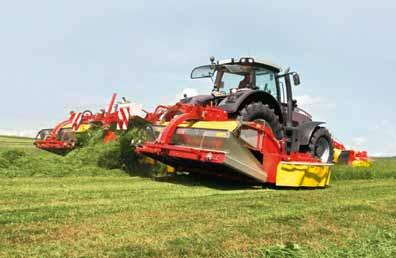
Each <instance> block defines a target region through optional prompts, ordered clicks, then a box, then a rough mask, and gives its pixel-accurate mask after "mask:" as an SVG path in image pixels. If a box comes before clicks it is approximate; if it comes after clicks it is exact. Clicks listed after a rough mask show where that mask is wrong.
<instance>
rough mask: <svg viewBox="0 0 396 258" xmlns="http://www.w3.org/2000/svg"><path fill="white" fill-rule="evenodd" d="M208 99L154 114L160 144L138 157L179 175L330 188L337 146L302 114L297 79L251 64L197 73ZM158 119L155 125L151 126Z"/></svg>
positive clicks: (241, 61) (193, 99)
mask: <svg viewBox="0 0 396 258" xmlns="http://www.w3.org/2000/svg"><path fill="white" fill-rule="evenodd" d="M191 77H192V78H205V77H209V78H212V80H213V82H214V89H213V91H212V93H211V94H210V95H199V96H194V97H189V96H185V98H184V99H183V100H181V101H180V102H179V103H178V104H176V105H175V106H171V107H167V108H164V107H162V109H161V111H160V112H157V111H158V110H157V111H156V112H154V113H153V114H151V116H152V117H154V118H155V117H156V118H157V120H156V121H154V122H153V126H152V130H153V135H154V137H155V139H156V140H155V141H151V142H146V143H144V144H143V145H142V146H140V147H138V148H137V151H138V152H140V153H143V154H146V155H148V156H150V157H152V158H154V159H157V160H159V161H162V162H164V163H166V164H169V165H171V166H173V167H175V168H176V169H177V170H181V171H188V172H193V173H194V172H195V173H209V174H212V175H220V176H227V177H234V178H235V177H239V178H240V177H242V178H246V179H250V180H253V181H257V182H261V183H273V184H276V185H279V186H304V187H317V186H326V185H327V184H328V183H329V175H330V169H329V166H330V165H331V162H332V160H333V142H332V138H331V135H330V133H329V132H328V130H327V129H326V128H325V127H323V126H322V125H323V122H315V121H312V119H311V116H310V115H309V114H308V113H306V112H305V111H303V110H302V109H300V108H298V107H297V104H296V101H295V100H294V99H293V95H292V81H293V83H294V84H295V85H298V84H300V78H299V76H298V74H297V73H295V72H290V71H289V69H287V70H286V71H285V72H283V73H281V70H280V68H279V67H278V66H275V65H273V64H271V63H269V62H259V61H256V60H255V59H254V58H251V57H247V58H241V59H239V60H235V59H230V60H227V61H223V62H215V60H214V58H211V64H210V65H206V66H200V67H197V68H195V69H194V70H193V72H192V74H191ZM153 120H155V119H153Z"/></svg>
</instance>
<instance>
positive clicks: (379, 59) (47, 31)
mask: <svg viewBox="0 0 396 258" xmlns="http://www.w3.org/2000/svg"><path fill="white" fill-rule="evenodd" d="M395 13H396V3H394V1H384V0H379V1H338V0H335V1H246V0H245V1H204V0H201V1H158V2H154V1H99V0H96V1H70V0H69V1H40V0H38V1H3V2H2V4H1V8H0V32H1V38H0V39H1V40H0V85H1V86H0V87H1V89H2V93H1V101H0V110H1V120H0V133H20V134H32V132H33V131H35V130H37V129H39V128H42V127H51V126H53V125H54V123H55V122H57V121H59V120H61V119H63V118H65V117H66V115H67V113H68V111H69V110H72V109H74V110H76V109H81V110H82V109H85V108H92V109H93V110H97V109H99V108H100V107H101V106H104V105H105V104H106V103H107V101H108V99H109V98H110V95H111V93H112V92H118V93H119V94H120V95H123V96H126V97H127V98H129V99H131V100H132V101H135V102H139V103H141V104H143V106H144V108H145V109H149V110H150V109H152V108H153V107H154V106H155V105H156V104H163V103H165V104H166V103H170V102H172V101H173V100H175V98H176V96H177V95H180V94H181V92H182V91H183V90H185V89H187V88H193V89H195V90H196V91H198V92H206V91H207V90H208V89H209V88H210V85H209V82H208V81H197V80H194V81H191V80H190V79H189V74H190V71H191V69H192V68H193V67H194V66H196V65H200V64H207V63H208V61H209V56H211V55H214V56H215V57H217V58H219V59H225V58H229V57H238V56H243V55H252V56H256V57H259V58H263V59H270V60H272V61H273V62H274V63H277V64H279V65H281V66H282V67H287V66H290V67H291V68H292V70H295V71H298V72H299V73H300V76H301V79H302V84H301V85H300V86H298V87H297V88H295V95H296V96H297V99H298V100H299V103H300V105H301V106H302V107H303V108H305V109H306V110H307V111H309V112H311V113H312V114H313V115H314V117H315V118H316V119H318V120H324V121H327V122H328V125H327V126H328V127H329V128H330V129H331V131H332V133H333V135H335V136H336V137H337V138H339V139H340V140H341V141H343V142H345V143H346V144H347V145H350V146H353V147H357V148H363V149H368V150H369V151H370V152H371V154H374V155H395V154H396V122H395V120H394V119H393V118H394V117H395V115H394V112H395V109H396V104H395V97H396V87H395V82H394V81H393V77H394V76H393V73H394V72H395V71H396V54H395V47H394V46H396V28H395V24H396V15H395Z"/></svg>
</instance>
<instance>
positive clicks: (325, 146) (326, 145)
mask: <svg viewBox="0 0 396 258" xmlns="http://www.w3.org/2000/svg"><path fill="white" fill-rule="evenodd" d="M308 150H309V152H310V153H311V154H312V155H313V156H314V157H316V158H318V159H320V160H321V161H322V162H325V163H331V162H333V156H334V146H333V141H332V137H331V134H330V132H329V131H328V130H327V129H326V128H324V127H318V128H317V129H316V130H315V131H314V133H313V134H312V136H311V139H310V141H309V145H308Z"/></svg>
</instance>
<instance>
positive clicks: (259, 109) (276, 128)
mask: <svg viewBox="0 0 396 258" xmlns="http://www.w3.org/2000/svg"><path fill="white" fill-rule="evenodd" d="M238 119H239V120H242V121H255V120H259V119H260V120H261V119H262V120H264V121H265V122H267V123H268V124H269V126H270V127H271V129H272V132H273V133H274V135H275V137H276V138H277V139H282V137H283V132H282V125H281V123H280V122H279V117H278V115H276V114H275V111H274V110H273V109H272V108H270V107H269V106H268V105H265V104H263V103H261V102H253V103H250V104H248V105H246V106H245V107H244V108H242V109H241V111H240V112H239V115H238Z"/></svg>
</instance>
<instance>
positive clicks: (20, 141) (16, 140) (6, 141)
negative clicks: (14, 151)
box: [0, 135, 34, 148]
mask: <svg viewBox="0 0 396 258" xmlns="http://www.w3.org/2000/svg"><path fill="white" fill-rule="evenodd" d="M0 147H1V148H32V147H34V146H33V139H32V138H27V137H16V136H2V135H0Z"/></svg>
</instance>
